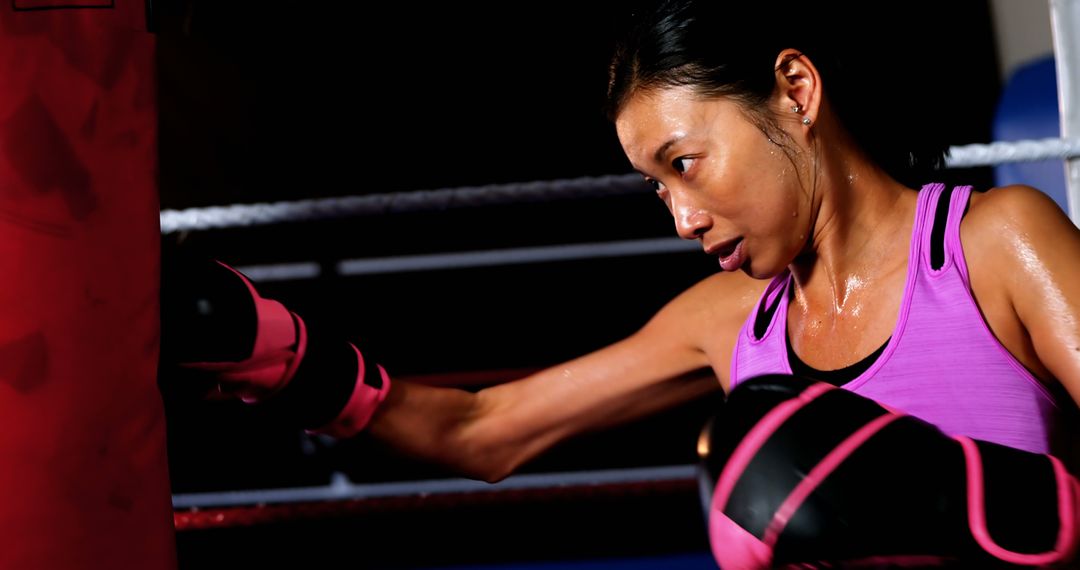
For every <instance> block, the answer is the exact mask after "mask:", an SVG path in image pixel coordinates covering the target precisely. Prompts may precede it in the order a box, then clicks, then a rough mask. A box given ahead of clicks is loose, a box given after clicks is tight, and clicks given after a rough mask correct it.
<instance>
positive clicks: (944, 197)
mask: <svg viewBox="0 0 1080 570" xmlns="http://www.w3.org/2000/svg"><path fill="white" fill-rule="evenodd" d="M952 193H953V189H952V188H946V189H945V191H944V192H942V193H941V196H938V203H937V209H936V210H935V211H934V228H933V230H931V232H930V268H931V269H933V270H934V271H937V270H938V269H941V268H942V267H943V266H944V265H945V226H946V224H947V223H948V221H949V205H950V204H951V203H952Z"/></svg>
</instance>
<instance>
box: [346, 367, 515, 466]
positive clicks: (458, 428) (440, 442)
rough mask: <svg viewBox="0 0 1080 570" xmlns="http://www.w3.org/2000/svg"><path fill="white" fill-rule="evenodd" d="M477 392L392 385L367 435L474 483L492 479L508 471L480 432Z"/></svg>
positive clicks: (488, 437)
mask: <svg viewBox="0 0 1080 570" xmlns="http://www.w3.org/2000/svg"><path fill="white" fill-rule="evenodd" d="M481 402H482V398H481V396H480V395H479V394H474V393H471V392H467V391H465V390H459V389H453V388H436V387H432V386H425V385H423V384H417V383H413V382H401V381H398V382H394V384H393V387H392V388H391V390H390V393H389V394H388V395H387V397H386V400H385V401H384V402H383V404H382V406H381V407H380V409H379V410H378V412H376V414H375V416H374V417H373V418H372V421H371V424H370V425H369V426H368V430H367V431H368V432H369V433H370V434H371V435H372V437H374V438H376V439H378V440H380V441H382V442H384V443H385V444H387V445H389V446H390V447H392V448H394V449H395V450H397V451H398V452H400V453H403V454H405V455H408V456H411V457H415V458H417V459H421V460H423V461H427V462H431V463H435V464H438V465H442V466H444V467H446V468H448V469H450V470H451V471H453V472H455V473H458V474H460V475H463V476H465V477H469V478H472V479H481V480H485V481H495V480H497V479H500V478H502V475H501V474H502V473H505V472H506V470H507V465H506V464H505V462H500V460H499V454H498V453H494V449H493V448H494V447H495V446H496V442H495V440H494V438H493V437H491V434H489V433H486V432H485V431H483V427H484V425H485V424H484V423H483V422H482V421H481V420H482V418H483V417H484V408H483V406H482V404H481Z"/></svg>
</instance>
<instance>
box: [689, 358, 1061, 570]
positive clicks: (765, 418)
mask: <svg viewBox="0 0 1080 570" xmlns="http://www.w3.org/2000/svg"><path fill="white" fill-rule="evenodd" d="M698 448H699V451H700V452H701V454H702V459H703V463H702V466H703V469H702V471H701V473H702V491H703V495H704V499H705V503H706V508H707V510H708V525H709V535H710V537H709V538H710V542H711V544H712V550H713V553H714V555H715V557H716V560H717V562H718V563H719V565H720V567H721V568H723V569H724V570H747V569H762V568H907V567H930V566H947V567H951V568H955V567H962V568H1014V567H1027V566H1036V567H1046V566H1060V565H1064V564H1069V563H1070V562H1071V561H1073V562H1074V561H1075V556H1076V551H1077V546H1078V542H1080V522H1078V517H1080V485H1078V483H1077V480H1076V479H1075V478H1074V477H1073V476H1072V475H1070V474H1069V473H1068V472H1067V471H1066V469H1065V467H1064V466H1063V464H1062V463H1061V461H1059V460H1058V459H1057V458H1055V457H1052V456H1049V455H1042V454H1038V453H1030V452H1026V451H1021V450H1017V449H1012V448H1009V447H1005V446H1002V445H997V444H994V443H988V442H983V441H978V440H972V439H970V438H966V437H951V436H948V435H946V434H944V433H942V432H941V431H940V430H938V429H937V428H936V427H934V426H932V425H930V424H928V423H926V422H923V421H921V420H919V419H916V418H914V417H911V416H907V415H903V414H900V413H896V412H894V411H891V410H888V409H886V408H884V407H882V406H881V405H879V404H877V403H875V402H873V401H871V400H868V399H866V398H863V397H861V396H858V395H856V394H853V393H851V392H848V391H846V390H842V389H839V388H836V387H834V386H831V385H828V384H822V383H815V382H812V381H808V380H803V379H800V378H796V377H791V376H769V377H762V378H758V379H754V380H750V381H747V382H744V383H742V384H740V385H739V386H738V387H737V388H736V389H735V390H733V391H732V394H731V396H730V397H729V398H728V402H727V404H726V405H725V406H724V407H723V409H722V411H721V412H720V413H718V414H717V415H716V417H714V418H713V420H712V422H711V423H710V425H709V426H707V427H706V429H705V430H704V431H703V433H702V438H701V441H700V442H699V446H698Z"/></svg>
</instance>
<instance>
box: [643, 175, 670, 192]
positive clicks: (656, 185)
mask: <svg viewBox="0 0 1080 570" xmlns="http://www.w3.org/2000/svg"><path fill="white" fill-rule="evenodd" d="M645 182H646V183H647V184H648V185H649V186H652V188H653V190H655V191H656V192H657V193H660V192H663V191H664V190H667V187H666V186H664V183H663V182H660V181H659V180H657V179H655V178H646V179H645Z"/></svg>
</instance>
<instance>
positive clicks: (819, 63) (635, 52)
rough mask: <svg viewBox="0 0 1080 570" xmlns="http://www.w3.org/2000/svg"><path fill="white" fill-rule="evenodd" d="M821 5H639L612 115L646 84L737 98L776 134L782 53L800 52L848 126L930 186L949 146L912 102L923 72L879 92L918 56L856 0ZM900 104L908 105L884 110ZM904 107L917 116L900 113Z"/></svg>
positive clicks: (616, 74) (877, 153)
mask: <svg viewBox="0 0 1080 570" xmlns="http://www.w3.org/2000/svg"><path fill="white" fill-rule="evenodd" d="M821 4H822V5H820V6H819V5H815V4H813V3H812V2H806V1H804V2H800V3H795V2H788V1H783V0H772V1H769V2H764V1H760V0H758V1H748V2H724V1H722V0H701V1H695V0H661V1H657V2H651V3H649V4H648V5H647V6H641V7H639V8H638V9H636V10H634V12H633V13H632V14H631V16H630V19H629V21H628V22H626V23H625V24H624V25H623V27H624V28H625V31H624V32H623V34H622V39H621V40H620V41H619V43H617V45H616V49H615V54H614V56H613V58H612V61H611V65H610V68H609V82H608V96H607V104H606V109H605V110H606V112H607V115H608V117H609V118H611V119H614V117H615V115H616V114H617V113H618V112H619V110H620V109H621V107H622V106H623V105H624V104H625V103H626V100H627V99H628V98H629V97H630V96H631V95H633V94H634V93H636V92H639V91H641V90H647V89H651V88H659V87H673V86H689V87H692V88H694V89H695V90H696V91H697V92H698V93H699V94H701V95H702V96H705V97H729V98H731V99H733V100H735V101H736V102H738V103H739V104H740V105H741V106H742V108H743V110H744V112H746V114H747V116H748V117H749V118H750V119H751V120H753V121H754V122H755V123H756V124H758V126H759V128H762V130H763V131H765V133H766V135H768V136H770V137H774V136H775V135H776V133H777V132H779V128H778V127H777V125H776V121H775V118H774V117H772V115H771V114H770V113H769V112H768V111H767V110H766V108H765V103H766V102H767V101H768V100H769V97H770V96H771V95H772V93H773V90H774V87H775V85H776V80H775V75H774V72H775V65H776V57H777V56H778V55H779V54H780V52H781V51H782V50H784V49H787V48H793V49H795V50H798V51H799V52H800V53H802V54H804V55H806V56H807V57H808V58H810V60H811V61H813V62H814V65H815V66H816V67H817V69H818V72H819V73H820V75H821V77H822V84H823V88H824V91H825V94H826V97H827V98H828V100H829V101H830V103H831V105H832V108H833V110H834V112H835V113H836V115H837V116H838V118H839V120H840V123H841V124H842V125H843V126H844V127H845V128H846V129H847V130H848V132H850V133H851V134H852V136H853V137H854V139H855V141H856V142H857V143H858V144H859V146H860V147H862V149H863V150H864V151H865V152H866V153H867V155H869V157H870V159H871V160H873V161H874V162H875V163H876V164H878V165H879V166H881V167H882V168H883V169H885V171H886V172H888V173H889V174H890V175H891V176H893V177H894V178H896V179H897V180H899V181H901V182H903V183H905V184H908V185H909V186H917V185H918V184H921V183H924V182H927V181H928V178H929V172H930V171H933V170H936V169H939V168H941V167H942V166H943V164H944V157H945V151H946V150H947V148H948V146H947V144H946V143H944V142H943V141H940V140H937V141H935V140H933V139H934V134H935V132H936V131H938V129H935V128H933V126H932V125H930V124H927V120H928V119H930V117H929V114H927V113H925V112H922V111H924V110H925V109H924V108H923V107H922V106H921V105H920V104H917V103H914V104H913V101H921V100H923V99H925V97H924V96H923V95H922V94H921V93H919V90H918V89H919V86H918V85H916V84H915V82H913V81H911V80H910V79H909V78H905V77H904V76H903V74H904V71H914V70H903V69H900V70H898V71H895V72H896V73H899V74H901V75H900V76H899V77H897V76H896V75H890V77H891V78H892V80H891V81H890V82H889V85H890V91H889V92H888V93H882V92H873V91H871V90H872V89H873V88H874V87H876V86H878V85H880V84H881V79H882V76H881V69H880V68H882V67H883V66H885V65H886V64H887V65H888V66H889V69H890V70H894V66H896V65H899V66H900V67H901V68H903V66H904V65H905V64H906V63H907V62H908V60H909V59H911V58H907V57H904V54H902V53H900V52H898V51H897V49H896V47H894V46H898V45H902V44H901V43H900V42H897V41H893V40H894V39H893V38H888V37H887V35H888V34H881V35H879V36H875V35H874V34H880V33H881V30H882V29H883V28H882V27H881V26H880V25H878V26H873V25H867V24H868V23H872V22H873V21H872V20H871V21H869V22H867V21H865V20H862V21H860V20H859V19H858V18H859V15H858V14H855V13H853V12H851V10H852V8H853V4H854V3H848V2H840V3H835V2H828V3H821ZM837 4H839V6H837ZM867 4H874V3H867ZM830 8H832V10H831V11H830ZM879 8H880V7H879ZM878 24H880V22H878ZM895 39H899V38H895ZM906 40H907V41H908V42H910V41H915V39H914V38H907V39H906ZM913 63H915V62H913ZM915 64H916V65H917V63H915ZM913 75H914V73H913ZM875 76H877V77H876V78H875ZM897 90H899V91H901V92H897ZM897 102H903V103H904V105H903V107H904V108H903V109H900V108H899V107H901V105H899V104H896V105H895V106H894V107H893V108H892V109H890V110H888V111H885V110H883V108H884V107H886V106H889V105H892V104H894V103H897ZM905 109H910V110H912V113H911V116H899V115H898V113H902V112H903V111H904V110H905Z"/></svg>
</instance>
